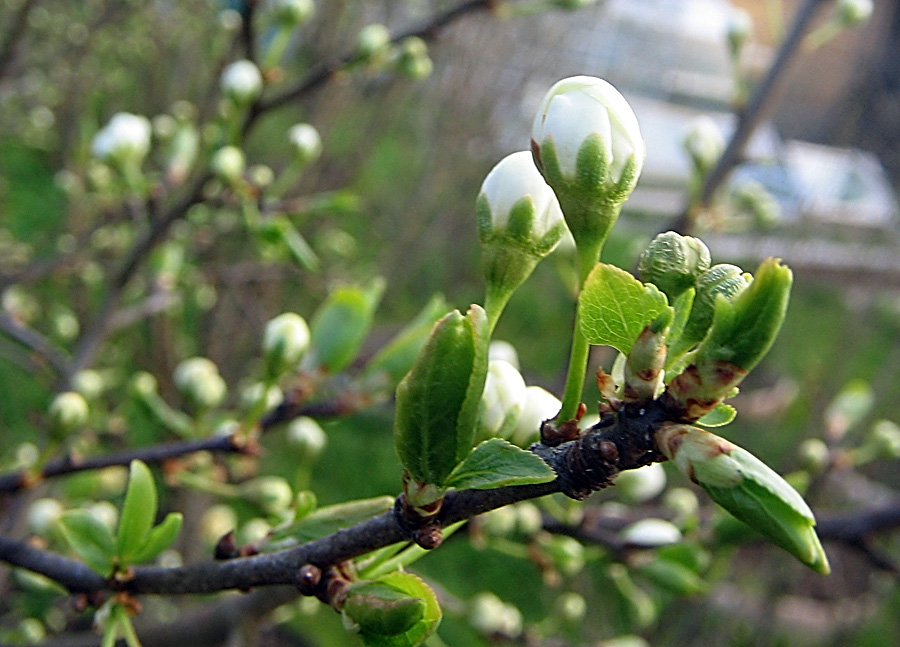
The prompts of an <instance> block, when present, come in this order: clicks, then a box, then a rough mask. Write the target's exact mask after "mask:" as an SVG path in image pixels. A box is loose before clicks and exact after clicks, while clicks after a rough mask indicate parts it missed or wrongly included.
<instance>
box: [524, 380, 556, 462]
mask: <svg viewBox="0 0 900 647" xmlns="http://www.w3.org/2000/svg"><path fill="white" fill-rule="evenodd" d="M561 408H562V402H560V401H559V398H557V397H556V396H555V395H553V394H552V393H550V392H549V391H547V390H546V389H543V388H541V387H539V386H529V387H527V388H526V389H525V404H524V406H523V407H522V413H520V414H519V420H518V422H517V423H516V428H515V430H514V431H513V435H512V443H513V444H514V445H518V446H519V447H527V446H528V445H530V444H531V443H533V442H536V441H537V439H538V436H539V435H540V431H541V423H543V422H544V421H545V420H550V419H552V418H555V417H556V414H558V413H559V410H560V409H561Z"/></svg>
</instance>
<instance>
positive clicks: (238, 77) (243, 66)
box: [221, 59, 263, 106]
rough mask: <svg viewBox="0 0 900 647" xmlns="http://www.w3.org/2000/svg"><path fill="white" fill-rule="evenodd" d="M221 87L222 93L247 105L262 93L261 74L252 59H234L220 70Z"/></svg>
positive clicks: (238, 102) (234, 100)
mask: <svg viewBox="0 0 900 647" xmlns="http://www.w3.org/2000/svg"><path fill="white" fill-rule="evenodd" d="M221 87H222V93H223V94H224V95H225V96H226V97H228V98H229V99H231V100H232V101H233V102H234V103H235V104H237V105H239V106H242V105H247V104H249V103H252V102H254V101H256V99H258V98H259V95H260V94H262V89H263V78H262V74H260V72H259V68H258V67H256V65H255V64H254V63H253V62H252V61H248V60H246V59H244V60H240V61H235V62H234V63H232V64H231V65H229V66H228V67H226V68H225V70H224V71H223V72H222V79H221Z"/></svg>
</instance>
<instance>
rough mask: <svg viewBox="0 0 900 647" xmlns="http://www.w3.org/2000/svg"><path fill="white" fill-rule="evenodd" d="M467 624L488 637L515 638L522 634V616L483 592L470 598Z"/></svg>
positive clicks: (494, 596) (492, 595)
mask: <svg viewBox="0 0 900 647" xmlns="http://www.w3.org/2000/svg"><path fill="white" fill-rule="evenodd" d="M469 622H470V623H471V625H472V626H473V627H474V628H475V629H476V630H477V631H480V632H481V633H483V634H485V635H488V636H494V635H499V636H507V637H509V638H515V637H516V636H518V635H519V634H520V633H521V632H522V614H521V613H520V612H519V610H518V609H517V608H516V607H514V606H512V605H510V604H506V603H505V602H503V600H501V599H500V598H498V597H497V596H496V595H494V594H493V593H488V592H483V593H479V594H478V595H476V596H475V597H474V598H472V603H471V607H470V610H469Z"/></svg>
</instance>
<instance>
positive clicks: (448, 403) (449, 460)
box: [394, 305, 490, 485]
mask: <svg viewBox="0 0 900 647" xmlns="http://www.w3.org/2000/svg"><path fill="white" fill-rule="evenodd" d="M489 337H490V333H489V326H488V320H487V316H486V315H485V312H484V310H483V309H482V308H481V307H480V306H477V305H473V306H472V307H471V308H470V309H469V311H468V313H467V314H466V316H463V315H462V314H460V313H459V311H457V310H454V311H453V312H451V313H449V314H447V315H446V316H444V317H443V318H442V319H441V320H440V321H438V322H437V323H436V324H435V326H434V329H433V330H432V332H431V336H430V337H429V338H428V341H427V342H426V343H425V346H424V347H423V348H422V352H421V353H420V354H419V356H418V358H417V359H416V362H415V364H414V365H413V367H412V369H411V370H410V371H409V373H408V374H407V375H406V377H405V378H403V381H401V382H400V385H399V386H398V387H397V410H396V417H395V420H394V443H395V446H396V449H397V454H398V456H399V457H400V461H401V462H402V463H403V466H404V467H405V468H406V470H407V471H408V472H409V474H410V476H411V477H412V478H414V479H416V480H417V481H419V482H420V483H433V484H435V485H442V484H443V483H444V482H445V481H446V479H447V477H448V476H449V475H450V473H451V472H452V471H453V469H454V468H455V467H456V466H457V464H458V463H459V462H460V461H462V460H463V459H464V458H465V457H466V456H467V455H468V453H469V451H470V450H471V448H472V442H473V439H474V435H475V422H476V417H477V415H478V403H479V401H480V400H481V392H482V391H483V390H484V381H485V377H486V375H487V361H488V357H487V354H488V342H489Z"/></svg>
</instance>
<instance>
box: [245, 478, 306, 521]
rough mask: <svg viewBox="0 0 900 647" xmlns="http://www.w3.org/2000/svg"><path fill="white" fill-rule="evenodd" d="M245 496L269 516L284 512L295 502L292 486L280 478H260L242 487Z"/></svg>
mask: <svg viewBox="0 0 900 647" xmlns="http://www.w3.org/2000/svg"><path fill="white" fill-rule="evenodd" d="M241 489H242V492H243V494H244V495H245V496H246V497H247V498H248V499H251V500H252V501H255V502H256V503H258V504H259V506H260V507H261V508H262V509H263V510H265V511H266V512H267V513H269V514H277V513H279V512H284V511H285V510H287V509H288V507H290V505H291V504H292V503H293V502H294V492H293V490H292V489H291V486H290V484H289V483H288V482H287V481H286V480H285V479H283V478H281V477H280V476H260V477H259V478H255V479H253V480H252V481H247V483H245V484H244V485H243V486H242V488H241Z"/></svg>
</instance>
